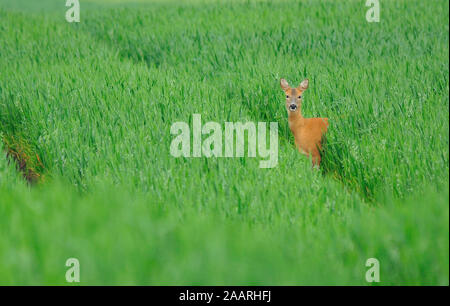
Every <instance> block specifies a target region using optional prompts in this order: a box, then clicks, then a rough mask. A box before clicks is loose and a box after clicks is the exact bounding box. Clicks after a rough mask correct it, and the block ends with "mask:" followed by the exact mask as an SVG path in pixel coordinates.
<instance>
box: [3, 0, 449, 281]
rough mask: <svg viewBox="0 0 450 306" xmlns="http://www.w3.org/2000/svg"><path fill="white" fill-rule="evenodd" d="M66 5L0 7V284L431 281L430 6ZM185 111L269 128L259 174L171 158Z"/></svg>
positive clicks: (436, 264)
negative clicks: (77, 279)
mask: <svg viewBox="0 0 450 306" xmlns="http://www.w3.org/2000/svg"><path fill="white" fill-rule="evenodd" d="M80 3H81V22H80V23H68V22H66V20H65V17H64V16H65V12H66V10H67V8H66V7H65V0H46V1H31V0H29V1H25V0H19V1H18V0H0V140H1V141H0V147H2V148H0V152H3V153H2V154H1V155H0V285H17V284H23V285H64V284H68V283H67V282H66V279H65V273H66V270H67V269H68V268H67V267H66V266H65V262H66V260H67V259H68V258H70V257H75V258H78V259H79V261H80V265H81V283H80V284H82V285H119V284H127V285H371V284H374V283H368V282H366V279H365V273H366V271H367V269H368V268H367V267H366V266H365V263H366V260H367V259H368V258H377V259H378V260H379V262H380V269H381V270H380V271H381V272H380V277H381V282H380V283H377V284H379V285H403V284H407V285H448V284H449V205H448V201H449V148H448V146H449V47H448V44H449V4H448V2H447V1H444V0H442V1H419V0H417V1H406V0H402V1H381V10H380V22H379V23H368V22H367V21H366V18H365V15H366V11H367V9H368V8H367V7H366V6H365V5H364V3H365V1H359V0H358V1H356V0H355V1H325V0H324V1H319V0H311V1H254V0H249V1H245V0H235V1H194V0H193V1H178V2H175V1H173V2H169V1H142V0H141V1H106V0H103V1H88V0H82V1H80ZM282 77H283V78H286V79H287V80H288V81H289V82H290V83H294V84H295V83H296V84H298V83H299V82H300V81H301V80H303V79H304V78H309V80H310V85H309V89H308V91H307V92H305V94H304V102H303V107H302V110H303V113H304V115H305V116H306V117H316V116H317V117H328V118H329V121H330V127H329V132H328V136H327V143H326V146H325V152H324V155H323V159H324V160H323V165H322V167H321V169H320V170H317V169H312V167H311V164H310V161H309V160H308V159H307V158H306V157H304V156H302V155H300V154H299V153H298V151H297V149H296V148H295V146H294V139H293V136H292V135H291V133H290V131H289V127H288V122H287V114H286V109H285V105H284V103H285V98H284V93H283V92H282V91H281V89H280V86H279V80H280V78H282ZM193 114H201V116H202V120H203V121H209V120H212V121H216V122H219V123H223V122H227V121H231V122H237V121H241V122H246V121H251V122H259V121H264V122H278V137H279V156H278V165H277V167H274V168H271V169H261V168H259V166H258V164H259V158H250V157H243V158H206V157H201V158H174V157H173V156H172V155H171V154H170V151H169V149H170V144H171V141H172V139H173V136H172V135H171V134H170V127H171V125H172V123H174V122H177V121H185V122H191V121H192V115H193ZM6 153H8V156H9V157H6ZM14 160H15V161H14ZM24 177H25V178H24ZM27 180H28V181H31V182H32V183H27Z"/></svg>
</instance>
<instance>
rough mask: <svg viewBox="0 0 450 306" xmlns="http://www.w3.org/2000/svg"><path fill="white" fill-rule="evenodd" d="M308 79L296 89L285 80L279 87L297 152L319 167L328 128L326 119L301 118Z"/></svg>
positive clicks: (281, 81)
mask: <svg viewBox="0 0 450 306" xmlns="http://www.w3.org/2000/svg"><path fill="white" fill-rule="evenodd" d="M308 84H309V81H308V79H305V80H303V81H302V82H301V83H300V85H299V86H298V87H297V88H291V87H290V86H289V84H288V82H287V81H286V80H285V79H281V80H280V85H281V88H282V89H283V91H284V92H285V93H286V109H287V111H288V121H289V128H290V129H291V132H292V134H294V138H295V145H296V146H297V148H298V150H299V151H300V152H301V153H303V154H305V155H307V156H311V158H312V162H313V165H314V166H320V160H321V157H320V151H321V150H322V141H323V138H324V135H325V133H326V131H327V128H328V118H304V117H303V116H302V111H301V106H302V95H303V92H304V91H305V90H306V89H308Z"/></svg>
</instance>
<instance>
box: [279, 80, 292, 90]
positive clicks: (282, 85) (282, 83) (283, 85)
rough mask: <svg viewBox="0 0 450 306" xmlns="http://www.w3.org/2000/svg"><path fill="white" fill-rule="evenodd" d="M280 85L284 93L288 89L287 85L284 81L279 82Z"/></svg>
mask: <svg viewBox="0 0 450 306" xmlns="http://www.w3.org/2000/svg"><path fill="white" fill-rule="evenodd" d="M280 85H281V89H283V90H284V91H286V90H289V89H290V87H289V83H288V82H287V81H286V80H285V79H281V80H280Z"/></svg>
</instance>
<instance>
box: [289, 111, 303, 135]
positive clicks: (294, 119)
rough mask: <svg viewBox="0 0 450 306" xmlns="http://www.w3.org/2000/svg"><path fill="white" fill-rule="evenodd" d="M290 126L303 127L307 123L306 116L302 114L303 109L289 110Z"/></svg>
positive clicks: (294, 127)
mask: <svg viewBox="0 0 450 306" xmlns="http://www.w3.org/2000/svg"><path fill="white" fill-rule="evenodd" d="M288 113H289V115H288V121H289V127H290V128H291V130H294V129H297V128H301V127H302V126H303V125H304V124H305V118H303V116H302V112H301V109H300V108H299V109H298V111H296V112H288Z"/></svg>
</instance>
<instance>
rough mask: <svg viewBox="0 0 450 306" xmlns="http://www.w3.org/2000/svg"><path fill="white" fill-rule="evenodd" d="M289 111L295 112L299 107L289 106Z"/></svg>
mask: <svg viewBox="0 0 450 306" xmlns="http://www.w3.org/2000/svg"><path fill="white" fill-rule="evenodd" d="M289 109H290V110H292V111H295V110H296V109H297V105H295V104H291V105H289Z"/></svg>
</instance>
